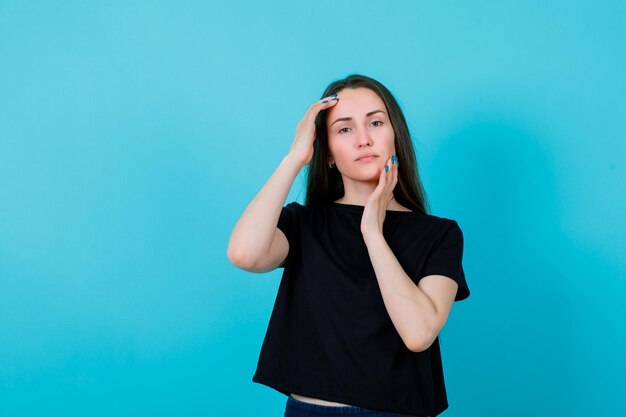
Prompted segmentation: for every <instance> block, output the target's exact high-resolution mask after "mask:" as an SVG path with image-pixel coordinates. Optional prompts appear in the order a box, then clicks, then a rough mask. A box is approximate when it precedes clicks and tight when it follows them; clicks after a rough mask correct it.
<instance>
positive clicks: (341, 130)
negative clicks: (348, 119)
mask: <svg viewBox="0 0 626 417" xmlns="http://www.w3.org/2000/svg"><path fill="white" fill-rule="evenodd" d="M346 129H348V128H347V127H344V128H341V129H339V133H345V132H347V130H346Z"/></svg>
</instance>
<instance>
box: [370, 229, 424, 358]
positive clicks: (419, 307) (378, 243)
mask: <svg viewBox="0 0 626 417" xmlns="http://www.w3.org/2000/svg"><path fill="white" fill-rule="evenodd" d="M365 244H366V246H367V250H368V253H369V255H370V260H371V262H372V266H373V267H374V272H375V274H376V279H377V280H378V285H379V287H380V292H381V294H382V297H383V301H384V303H385V307H386V309H387V312H388V313H389V317H390V318H391V321H392V322H393V324H394V327H395V328H396V330H397V331H398V334H399V335H400V337H401V338H402V340H404V343H405V344H406V346H407V347H408V348H409V349H410V350H412V351H416V352H417V351H421V350H423V349H424V341H429V340H432V333H433V326H432V323H433V320H434V319H435V317H436V309H435V306H434V304H433V303H432V301H431V300H430V298H429V297H428V296H427V295H426V294H424V293H423V292H422V290H420V289H419V287H418V286H417V285H415V283H414V282H413V281H412V280H411V278H409V276H408V275H407V274H406V272H405V271H404V269H403V268H402V266H401V265H400V263H399V262H398V259H397V258H396V256H395V255H394V253H393V252H392V251H391V248H390V247H389V245H388V244H387V242H386V241H385V238H384V237H383V235H381V234H373V235H371V236H369V237H366V239H365Z"/></svg>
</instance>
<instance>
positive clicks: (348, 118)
mask: <svg viewBox="0 0 626 417" xmlns="http://www.w3.org/2000/svg"><path fill="white" fill-rule="evenodd" d="M376 113H385V112H384V111H382V110H373V111H371V112H369V113H367V114H366V115H365V117H370V116H371V115H372V114H376ZM345 120H352V117H340V118H339V119H337V120H335V121H334V122H332V123H331V124H330V126H332V125H334V124H335V123H337V122H342V121H345Z"/></svg>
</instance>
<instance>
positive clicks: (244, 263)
mask: <svg viewBox="0 0 626 417" xmlns="http://www.w3.org/2000/svg"><path fill="white" fill-rule="evenodd" d="M336 103H337V99H331V97H327V98H325V99H323V100H318V101H316V102H315V103H313V104H312V105H311V106H310V107H309V109H308V110H307V112H306V113H305V115H304V117H303V118H302V120H301V121H300V123H298V126H297V128H296V134H295V138H294V140H293V142H292V144H291V148H290V149H289V153H288V154H287V156H285V157H284V158H283V160H282V161H281V163H280V164H279V165H278V168H276V170H275V171H274V173H273V174H272V176H271V177H270V178H269V179H268V180H267V182H266V183H265V184H264V185H263V187H262V188H261V190H260V191H259V192H258V193H257V194H256V196H255V197H254V198H253V199H252V201H251V202H250V204H249V205H248V207H246V209H245V210H244V212H243V214H242V215H241V217H240V218H239V220H238V221H237V223H236V224H235V227H234V228H233V231H232V233H231V235H230V240H229V242H228V250H227V256H228V259H229V260H230V261H231V262H232V263H233V264H234V265H235V266H237V267H239V268H241V269H244V270H246V271H250V272H267V271H271V270H272V269H275V268H276V267H278V266H279V265H280V264H281V262H282V261H283V260H284V259H285V258H286V257H287V254H288V253H289V243H288V241H287V238H286V237H285V235H284V234H283V232H282V231H281V230H280V229H278V228H277V225H278V218H279V217H280V212H281V210H282V207H283V205H284V204H285V199H286V198H287V194H288V193H289V189H290V188H291V186H292V184H293V181H294V180H295V178H296V176H297V175H298V172H300V169H302V167H304V166H305V165H306V164H308V163H309V162H310V160H311V158H312V157H313V142H314V140H315V123H314V121H315V117H316V116H317V114H318V113H319V111H320V110H324V109H326V108H329V107H332V106H334V105H335V104H336Z"/></svg>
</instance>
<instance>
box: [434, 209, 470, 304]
mask: <svg viewBox="0 0 626 417" xmlns="http://www.w3.org/2000/svg"><path fill="white" fill-rule="evenodd" d="M462 262H463V232H462V231H461V228H460V227H459V225H458V224H457V222H456V221H454V220H449V224H448V225H447V226H446V230H445V231H444V232H443V236H442V238H441V240H440V241H439V243H438V244H437V245H436V246H435V248H434V249H433V251H431V254H430V256H429V257H428V259H427V261H426V266H425V268H424V272H423V276H428V275H444V276H447V277H449V278H451V279H453V280H454V281H455V282H456V283H457V284H458V285H459V289H458V291H457V293H456V298H455V299H454V301H461V300H464V299H466V298H467V297H469V295H470V291H469V287H468V285H467V282H466V280H465V272H464V271H463V264H462Z"/></svg>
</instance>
